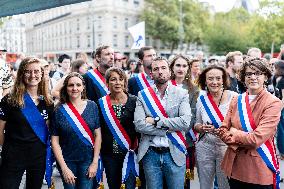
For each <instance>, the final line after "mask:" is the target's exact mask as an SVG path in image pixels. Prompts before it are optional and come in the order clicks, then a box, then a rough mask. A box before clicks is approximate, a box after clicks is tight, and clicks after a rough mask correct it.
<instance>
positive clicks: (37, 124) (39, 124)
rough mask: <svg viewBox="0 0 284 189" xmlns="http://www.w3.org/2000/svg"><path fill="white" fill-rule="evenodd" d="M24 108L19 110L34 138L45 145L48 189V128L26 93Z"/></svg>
mask: <svg viewBox="0 0 284 189" xmlns="http://www.w3.org/2000/svg"><path fill="white" fill-rule="evenodd" d="M24 104H25V105H24V107H23V108H22V109H21V111H22V113H23V115H24V116H25V118H26V119H27V121H28V123H29V125H30V127H31V128H32V130H33V131H34V132H35V134H36V136H37V137H38V138H39V139H40V140H41V142H42V143H44V144H45V145H46V160H45V180H46V182H47V185H48V187H49V188H50V187H51V175H52V164H53V161H54V158H53V155H52V150H51V144H50V134H49V131H48V127H47V125H46V122H45V120H44V118H43V117H42V115H41V113H40V112H39V110H38V109H37V106H36V105H35V103H34V101H33V100H32V98H31V97H30V95H29V94H28V93H25V94H24Z"/></svg>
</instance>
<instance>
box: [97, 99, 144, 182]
mask: <svg viewBox="0 0 284 189" xmlns="http://www.w3.org/2000/svg"><path fill="white" fill-rule="evenodd" d="M99 104H100V107H101V111H102V114H103V116H104V120H105V122H106V123H107V126H108V128H109V130H110V131H111V133H112V135H113V137H114V139H115V141H116V142H117V143H118V145H119V146H120V147H121V148H122V149H124V150H125V151H128V152H127V154H126V156H125V158H124V162H123V168H122V183H125V181H126V180H127V178H128V176H129V174H130V172H132V173H133V174H134V176H135V177H139V166H138V162H137V157H136V154H135V152H134V150H135V148H137V141H135V143H134V144H132V143H131V139H130V137H129V136H128V134H127V132H126V131H125V129H124V128H123V126H122V125H121V123H120V121H119V120H118V118H117V117H116V115H115V112H114V110H113V108H112V105H111V100H110V96H109V95H107V96H104V97H102V98H100V99H99Z"/></svg>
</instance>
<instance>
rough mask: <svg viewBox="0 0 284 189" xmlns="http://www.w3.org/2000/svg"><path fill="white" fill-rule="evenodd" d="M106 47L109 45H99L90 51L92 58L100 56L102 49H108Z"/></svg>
mask: <svg viewBox="0 0 284 189" xmlns="http://www.w3.org/2000/svg"><path fill="white" fill-rule="evenodd" d="M108 48H110V46H108V45H102V46H99V47H98V48H97V49H96V51H95V52H93V53H92V57H93V58H94V59H97V58H101V54H102V51H103V50H104V49H108Z"/></svg>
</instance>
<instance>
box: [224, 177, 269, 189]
mask: <svg viewBox="0 0 284 189" xmlns="http://www.w3.org/2000/svg"><path fill="white" fill-rule="evenodd" d="M229 184H230V189H273V185H259V184H251V183H246V182H242V181H239V180H236V179H232V178H231V179H229Z"/></svg>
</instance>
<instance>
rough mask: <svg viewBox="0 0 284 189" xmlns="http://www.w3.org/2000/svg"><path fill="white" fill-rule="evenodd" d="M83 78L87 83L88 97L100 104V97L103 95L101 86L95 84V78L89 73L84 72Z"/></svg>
mask: <svg viewBox="0 0 284 189" xmlns="http://www.w3.org/2000/svg"><path fill="white" fill-rule="evenodd" d="M83 78H84V81H85V85H86V93H87V98H88V99H89V100H92V101H94V102H95V103H96V104H98V101H99V99H100V98H102V97H103V95H102V94H101V93H100V90H99V88H98V87H97V86H96V85H95V84H94V82H93V80H92V79H91V78H90V77H89V76H88V75H87V74H84V75H83Z"/></svg>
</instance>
